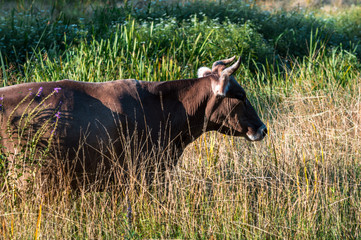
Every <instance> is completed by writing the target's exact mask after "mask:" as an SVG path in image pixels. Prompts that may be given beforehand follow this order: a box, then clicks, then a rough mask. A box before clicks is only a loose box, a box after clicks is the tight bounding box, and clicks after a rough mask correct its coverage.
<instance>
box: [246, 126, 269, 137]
mask: <svg viewBox="0 0 361 240" xmlns="http://www.w3.org/2000/svg"><path fill="white" fill-rule="evenodd" d="M246 135H247V138H248V139H249V140H250V141H261V140H262V139H263V138H264V137H265V136H266V135H267V127H266V126H265V125H262V126H261V127H259V128H258V129H257V131H256V133H247V134H246Z"/></svg>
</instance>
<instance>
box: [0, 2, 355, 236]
mask: <svg viewBox="0 0 361 240" xmlns="http://www.w3.org/2000/svg"><path fill="white" fill-rule="evenodd" d="M109 2H110V3H111V4H110V5H109V6H107V5H106V4H104V3H103V2H100V1H99V2H97V4H95V3H91V2H88V1H84V2H83V3H78V2H73V1H54V5H52V6H46V5H45V4H43V3H42V2H41V1H39V2H38V4H35V3H34V2H33V4H32V5H26V4H25V3H24V2H22V1H18V2H16V3H4V2H3V1H0V6H1V4H2V5H3V6H4V8H3V9H2V10H0V11H1V14H0V50H1V52H0V53H1V54H0V69H1V70H0V79H1V85H2V86H8V85H13V84H17V83H23V82H42V81H57V80H61V79H65V78H67V79H73V80H79V81H89V82H102V81H111V80H115V79H123V78H136V79H140V80H146V81H168V80H175V79H183V78H192V77H195V76H196V72H197V69H198V68H199V67H201V66H208V67H211V65H212V63H213V62H214V61H216V60H220V59H224V58H228V57H231V56H233V55H237V56H239V55H241V56H242V59H243V63H242V66H241V67H240V70H239V71H238V72H237V74H236V75H235V77H236V79H237V80H238V81H239V83H240V84H241V85H242V86H243V87H244V88H245V89H246V92H247V94H248V98H249V99H250V101H251V102H252V104H253V106H255V107H256V109H257V111H258V113H259V115H260V117H261V119H262V120H263V121H264V122H265V123H267V127H268V131H269V133H268V136H267V137H266V138H265V139H264V140H263V141H261V142H256V143H252V142H248V141H246V140H245V139H241V138H236V137H229V136H225V135H222V134H219V133H215V132H211V133H207V134H204V135H202V136H201V137H200V138H199V139H197V140H196V141H195V142H194V143H192V144H191V145H190V146H188V148H187V149H186V151H185V153H184V154H183V156H182V158H181V159H180V162H179V164H178V165H177V167H176V168H175V169H174V170H172V171H168V172H167V173H166V177H165V180H164V181H163V182H160V181H154V182H153V183H152V186H145V185H144V184H143V183H141V182H139V181H136V180H134V181H130V182H129V183H128V184H127V187H126V188H122V189H121V190H120V189H119V188H117V187H114V188H111V187H110V188H109V190H108V191H102V192H94V191H81V190H80V191H74V190H72V189H71V188H70V187H69V186H68V185H67V183H66V181H63V182H58V183H56V184H55V185H54V189H55V190H54V191H44V190H43V188H42V187H41V186H40V185H41V179H39V178H38V175H36V174H35V173H34V175H33V178H31V179H30V180H29V186H28V189H27V190H24V189H21V188H20V187H19V186H17V185H16V184H14V183H15V182H16V181H15V180H14V179H13V178H10V177H9V174H8V172H9V169H7V164H6V161H7V157H8V156H9V152H8V150H7V149H4V148H3V149H2V151H1V155H0V184H1V185H0V236H1V237H0V238H3V239H30V238H35V239H133V238H134V239H150V238H152V239H153V238H160V239H165V238H167V239H361V80H360V72H361V65H360V59H361V48H360V46H359V45H358V44H359V42H360V40H361V31H360V30H361V22H360V21H361V18H360V15H361V7H359V6H357V5H356V6H355V5H352V6H351V5H348V4H345V5H342V4H340V5H337V6H338V8H332V9H333V10H332V11H326V10H324V8H320V6H317V5H314V7H313V8H308V9H307V8H297V9H293V10H292V9H291V10H287V11H286V10H270V7H269V6H270V5H271V4H272V3H273V2H274V1H261V2H259V1H246V2H243V1H230V0H229V1H226V0H225V1H210V0H209V1H179V2H177V1H173V2H172V3H164V2H163V1H129V2H128V1H122V2H120V3H115V2H114V1H109ZM257 2H258V3H257ZM307 2H310V1H307ZM311 2H313V1H311ZM338 2H339V3H342V1H338ZM345 2H347V1H345ZM350 2H351V1H350ZM352 3H356V4H357V1H356V2H352ZM262 4H264V6H263V5H262ZM306 5H307V4H306ZM0 107H1V105H0ZM0 147H1V146H0ZM26 154H27V153H26V152H22V153H19V156H18V161H19V163H18V166H19V167H18V168H19V169H20V171H22V170H23V169H22V166H24V163H23V162H21V161H25V159H26V161H27V164H34V165H37V164H38V163H39V161H40V160H39V159H28V158H26V156H25V155H26ZM24 171H25V170H24Z"/></svg>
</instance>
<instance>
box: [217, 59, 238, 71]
mask: <svg viewBox="0 0 361 240" xmlns="http://www.w3.org/2000/svg"><path fill="white" fill-rule="evenodd" d="M235 58H236V56H233V57H231V58H228V59H223V60H219V61H216V62H214V63H213V65H212V72H213V71H214V70H215V69H216V67H217V66H218V65H222V70H223V69H224V68H225V67H226V64H228V63H231V62H233V60H234V59H235Z"/></svg>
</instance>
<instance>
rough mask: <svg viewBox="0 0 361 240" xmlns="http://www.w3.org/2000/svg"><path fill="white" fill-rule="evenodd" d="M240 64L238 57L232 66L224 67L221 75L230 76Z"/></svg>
mask: <svg viewBox="0 0 361 240" xmlns="http://www.w3.org/2000/svg"><path fill="white" fill-rule="evenodd" d="M233 58H234V57H233ZM240 65H241V57H239V58H238V60H237V62H235V63H234V64H233V65H232V66H230V67H228V68H226V69H224V70H223V71H222V74H221V75H227V76H231V75H232V74H233V73H234V72H235V71H237V69H238V68H239V66H240Z"/></svg>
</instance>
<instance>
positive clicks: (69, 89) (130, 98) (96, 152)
mask: <svg viewBox="0 0 361 240" xmlns="http://www.w3.org/2000/svg"><path fill="white" fill-rule="evenodd" d="M234 58H235V57H233V58H230V59H226V60H221V61H217V62H215V63H214V64H213V67H212V70H211V69H209V68H205V67H203V68H200V69H199V71H198V78H196V79H185V80H176V81H169V82H143V81H138V80H134V79H127V80H117V81H111V82H103V83H90V82H77V81H71V80H62V81H58V82H42V83H26V84H19V85H15V86H9V87H4V88H1V89H0V103H1V106H0V108H1V115H0V117H1V118H0V121H1V131H0V134H1V135H0V136H1V139H0V144H1V145H3V153H7V154H6V156H7V157H8V159H9V162H10V163H11V162H12V161H13V160H11V159H14V158H15V157H16V156H19V155H21V153H23V154H24V152H26V156H25V157H23V158H24V159H29V158H31V157H33V158H37V157H39V155H41V154H43V155H45V154H46V156H47V158H48V159H51V158H59V157H61V158H62V159H67V160H68V161H67V162H68V163H70V166H71V165H74V166H75V165H76V166H75V170H76V172H85V173H88V174H95V173H96V171H97V169H98V168H99V166H100V163H102V164H103V165H102V166H106V169H110V168H111V166H112V165H111V163H112V162H113V161H114V162H118V163H120V165H121V166H123V167H124V169H127V167H126V166H125V164H124V159H125V158H127V156H128V157H129V156H131V157H130V158H131V159H132V160H131V161H133V163H134V162H136V163H135V164H140V165H141V164H142V162H141V161H143V160H142V157H144V156H145V155H147V154H148V156H152V157H154V156H155V154H158V155H159V154H165V153H167V154H169V155H170V156H171V158H170V159H173V162H168V163H167V164H163V163H161V164H163V165H166V166H168V167H172V166H175V165H176V163H177V159H178V158H179V157H180V155H181V154H182V153H183V151H184V149H185V148H186V146H187V145H188V144H190V143H191V142H192V141H194V140H195V139H196V138H198V137H199V136H200V135H201V134H202V133H204V132H207V131H218V132H221V133H225V134H229V135H233V136H243V137H245V138H246V139H248V140H250V141H259V140H262V139H263V138H264V136H265V135H266V134H267V129H266V127H265V125H264V124H263V122H262V121H261V120H260V119H259V117H258V115H257V113H256V111H255V110H254V108H253V107H252V105H251V104H250V102H249V101H248V99H247V97H246V93H245V91H244V89H243V88H242V87H241V86H240V85H239V84H238V83H237V81H236V80H235V78H234V77H233V76H232V74H233V73H234V72H235V71H236V70H237V69H238V67H239V66H240V59H238V61H237V62H236V63H235V64H233V65H232V66H230V67H228V68H226V65H227V64H229V63H231V62H232V61H233V60H234ZM32 146H36V147H35V149H36V150H31V149H32V148H31V147H32ZM24 149H26V150H24ZM29 149H30V150H29ZM129 152H130V153H129ZM127 154H128V155H127ZM129 154H130V155H129ZM162 156H163V155H162ZM74 159H81V160H80V161H78V162H77V164H75V163H74V161H75V160H74ZM158 159H160V161H163V160H162V159H163V158H162V157H160V158H158Z"/></svg>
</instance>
